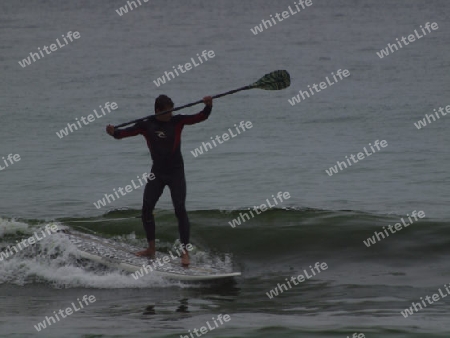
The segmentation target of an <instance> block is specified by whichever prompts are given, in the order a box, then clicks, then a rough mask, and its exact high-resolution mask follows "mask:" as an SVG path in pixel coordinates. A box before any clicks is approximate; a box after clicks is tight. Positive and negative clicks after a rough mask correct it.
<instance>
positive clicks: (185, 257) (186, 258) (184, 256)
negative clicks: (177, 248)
mask: <svg viewBox="0 0 450 338" xmlns="http://www.w3.org/2000/svg"><path fill="white" fill-rule="evenodd" d="M189 264H190V261H189V254H188V253H187V252H184V253H183V254H182V255H181V266H182V267H184V268H187V267H189Z"/></svg>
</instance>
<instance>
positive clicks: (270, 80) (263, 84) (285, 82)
mask: <svg viewBox="0 0 450 338" xmlns="http://www.w3.org/2000/svg"><path fill="white" fill-rule="evenodd" d="M290 84H291V77H290V75H289V73H288V72H287V71H285V70H276V71H274V72H271V73H269V74H266V75H264V76H263V77H262V78H260V79H259V80H258V81H256V82H254V83H252V84H251V85H248V86H245V87H241V88H238V89H234V90H230V91H229V92H226V93H223V94H217V95H214V96H213V97H212V98H213V99H217V98H219V97H222V96H225V95H230V94H234V93H237V92H240V91H242V90H249V89H254V88H258V89H264V90H281V89H284V88H287V87H289V86H290ZM202 102H203V100H198V101H195V102H192V103H188V104H185V105H184V106H180V107H176V108H173V109H171V110H167V111H163V112H161V113H157V114H153V115H149V116H146V117H143V118H140V119H137V120H133V121H130V122H127V123H122V124H119V125H117V126H115V128H121V127H125V126H127V125H129V124H132V123H137V122H140V121H144V120H147V119H149V118H150V117H152V116H156V115H163V114H167V113H170V112H171V111H177V110H181V109H183V108H187V107H192V106H195V105H196V104H199V103H202Z"/></svg>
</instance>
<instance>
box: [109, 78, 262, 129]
mask: <svg viewBox="0 0 450 338" xmlns="http://www.w3.org/2000/svg"><path fill="white" fill-rule="evenodd" d="M252 88H254V87H253V86H245V87H241V88H238V89H234V90H230V91H228V92H225V93H222V94H217V95H214V96H213V97H212V98H213V99H217V98H219V97H222V96H226V95H231V94H234V93H237V92H240V91H242V90H248V89H252ZM202 102H203V100H198V101H195V102H192V103H188V104H185V105H184V106H180V107H176V108H173V109H170V110H166V111H163V112H160V113H157V114H153V115H149V116H146V117H143V118H140V119H136V120H133V121H130V122H126V123H122V124H119V125H117V126H115V127H114V128H121V127H125V126H127V125H129V124H132V123H137V122H140V121H144V120H147V119H149V118H150V117H152V116H158V115H164V114H167V113H170V112H174V111H177V110H181V109H184V108H188V107H192V106H195V105H197V104H200V103H202Z"/></svg>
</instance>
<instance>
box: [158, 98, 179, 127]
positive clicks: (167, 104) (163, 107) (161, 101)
mask: <svg viewBox="0 0 450 338" xmlns="http://www.w3.org/2000/svg"><path fill="white" fill-rule="evenodd" d="M173 106H174V104H173V102H172V99H171V98H170V97H168V96H167V95H159V96H158V97H157V98H156V100H155V114H158V113H161V112H163V111H167V110H170V109H172V108H173ZM171 118H172V112H170V113H167V114H164V115H159V116H157V119H158V120H161V121H169V120H170V119H171Z"/></svg>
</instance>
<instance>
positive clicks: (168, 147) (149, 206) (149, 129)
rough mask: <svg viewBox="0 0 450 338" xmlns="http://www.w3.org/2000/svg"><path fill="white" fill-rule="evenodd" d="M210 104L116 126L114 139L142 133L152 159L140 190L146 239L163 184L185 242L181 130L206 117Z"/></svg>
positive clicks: (152, 226) (151, 233)
mask: <svg viewBox="0 0 450 338" xmlns="http://www.w3.org/2000/svg"><path fill="white" fill-rule="evenodd" d="M211 109H212V108H211V107H208V106H205V108H204V109H203V110H202V111H201V112H199V113H198V114H195V115H175V116H173V117H172V118H171V119H170V121H168V122H163V121H158V120H157V119H156V117H154V116H153V117H151V118H150V119H149V120H146V121H144V122H139V123H136V124H135V125H134V126H132V127H129V128H125V129H116V130H115V131H114V138H116V139H121V138H125V137H130V136H136V135H139V134H140V135H143V136H144V137H145V139H146V141H147V146H148V148H149V150H150V154H151V157H152V160H153V166H152V173H153V174H154V175H155V178H154V179H153V180H148V181H147V184H146V185H145V190H144V202H143V205H142V223H143V225H144V229H145V233H146V234H147V240H148V241H152V240H154V239H155V219H154V217H153V209H154V208H155V205H156V202H158V199H159V197H160V196H161V194H162V193H163V190H164V187H165V186H166V185H168V186H169V188H170V195H171V197H172V203H173V206H174V208H175V215H176V216H177V218H178V229H179V232H180V241H181V243H183V244H185V245H187V244H188V243H189V228H190V225H189V219H188V215H187V212H186V206H185V202H186V178H185V175H184V162H183V156H182V155H181V149H180V146H181V132H182V131H183V127H184V126H185V125H191V124H195V123H199V122H202V121H204V120H206V119H207V118H208V117H209V114H210V113H211Z"/></svg>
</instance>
